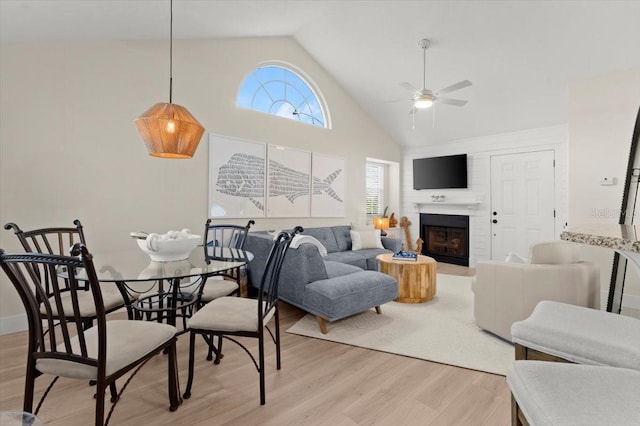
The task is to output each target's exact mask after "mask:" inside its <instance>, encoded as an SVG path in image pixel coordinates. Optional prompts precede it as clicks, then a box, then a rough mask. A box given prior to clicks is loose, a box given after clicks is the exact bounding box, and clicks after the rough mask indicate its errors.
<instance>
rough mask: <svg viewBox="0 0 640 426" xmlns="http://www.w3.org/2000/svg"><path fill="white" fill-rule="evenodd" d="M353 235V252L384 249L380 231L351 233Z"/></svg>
mask: <svg viewBox="0 0 640 426" xmlns="http://www.w3.org/2000/svg"><path fill="white" fill-rule="evenodd" d="M349 234H350V235H351V250H354V251H355V250H362V249H370V248H378V249H383V248H384V247H383V245H382V241H380V230H379V229H372V230H367V231H349Z"/></svg>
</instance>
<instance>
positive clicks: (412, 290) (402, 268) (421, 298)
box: [377, 253, 437, 303]
mask: <svg viewBox="0 0 640 426" xmlns="http://www.w3.org/2000/svg"><path fill="white" fill-rule="evenodd" d="M377 259H378V261H379V262H380V272H383V273H385V274H387V275H391V276H392V277H394V278H395V279H397V280H398V297H397V298H396V299H395V300H396V302H402V303H423V302H427V301H429V300H431V299H433V296H434V295H435V294H436V266H437V263H436V261H435V259H433V258H431V257H428V256H422V255H419V256H418V259H417V260H397V259H394V258H393V253H386V254H380V255H378V256H377Z"/></svg>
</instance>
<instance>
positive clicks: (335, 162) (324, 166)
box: [311, 152, 346, 217]
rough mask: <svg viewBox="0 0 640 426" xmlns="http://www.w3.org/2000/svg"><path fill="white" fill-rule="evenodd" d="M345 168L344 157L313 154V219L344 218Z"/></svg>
mask: <svg viewBox="0 0 640 426" xmlns="http://www.w3.org/2000/svg"><path fill="white" fill-rule="evenodd" d="M345 166H346V161H345V159H344V158H342V157H334V156H332V155H326V154H319V153H317V152H314V153H313V156H312V165H311V171H312V180H311V186H312V194H311V217H344V215H345V207H344V206H345V173H346V170H345Z"/></svg>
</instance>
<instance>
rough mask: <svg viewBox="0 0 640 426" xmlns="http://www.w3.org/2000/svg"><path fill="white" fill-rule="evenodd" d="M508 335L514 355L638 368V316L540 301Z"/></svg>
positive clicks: (639, 356) (639, 333)
mask: <svg viewBox="0 0 640 426" xmlns="http://www.w3.org/2000/svg"><path fill="white" fill-rule="evenodd" d="M511 336H512V339H513V343H515V347H516V359H538V360H545V361H565V362H566V361H569V362H573V363H578V364H591V365H607V366H611V367H622V368H630V369H634V370H639V371H640V320H638V319H635V318H631V317H626V316H623V315H617V314H613V313H610V312H605V311H600V310H596V309H589V308H584V307H581V306H575V305H570V304H566V303H559V302H551V301H542V302H540V303H538V304H537V305H536V307H535V309H534V310H533V313H532V314H531V316H529V318H527V319H525V320H522V321H518V322H516V323H514V324H513V325H512V326H511ZM639 400H640V398H639ZM638 420H639V421H640V418H639V419H638Z"/></svg>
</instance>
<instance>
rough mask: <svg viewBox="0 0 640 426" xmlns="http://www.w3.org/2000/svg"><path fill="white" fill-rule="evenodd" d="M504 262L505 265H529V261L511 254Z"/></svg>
mask: <svg viewBox="0 0 640 426" xmlns="http://www.w3.org/2000/svg"><path fill="white" fill-rule="evenodd" d="M504 261H505V262H507V263H529V259H525V258H524V257H522V256H520V255H518V254H516V253H513V252H509V254H508V255H507V258H506V259H505V260H504Z"/></svg>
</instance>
